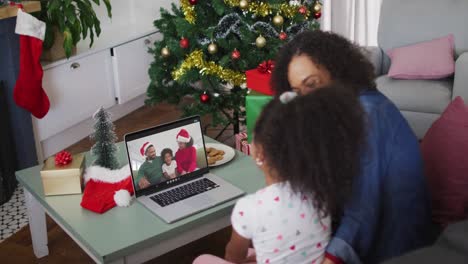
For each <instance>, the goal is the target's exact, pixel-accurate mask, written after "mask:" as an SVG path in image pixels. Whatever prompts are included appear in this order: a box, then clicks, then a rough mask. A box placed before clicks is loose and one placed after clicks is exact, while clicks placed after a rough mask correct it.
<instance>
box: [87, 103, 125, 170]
mask: <svg viewBox="0 0 468 264" xmlns="http://www.w3.org/2000/svg"><path fill="white" fill-rule="evenodd" d="M93 118H94V120H96V123H95V124H94V133H93V134H92V135H91V138H92V139H94V140H95V141H96V143H95V144H94V146H93V147H92V148H91V152H92V153H93V155H94V156H95V157H96V161H94V165H97V166H101V167H104V168H108V169H111V170H114V169H117V168H118V167H119V162H118V161H117V157H116V155H115V154H116V152H117V146H116V145H115V141H116V140H117V136H116V135H115V131H114V129H115V127H114V124H113V123H112V121H111V115H110V113H109V112H107V111H106V110H105V109H104V107H101V108H99V110H98V111H97V112H96V113H94V115H93Z"/></svg>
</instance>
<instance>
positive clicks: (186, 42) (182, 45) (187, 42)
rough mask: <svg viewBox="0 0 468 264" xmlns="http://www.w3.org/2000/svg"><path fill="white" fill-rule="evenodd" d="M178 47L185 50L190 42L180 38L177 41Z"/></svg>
mask: <svg viewBox="0 0 468 264" xmlns="http://www.w3.org/2000/svg"><path fill="white" fill-rule="evenodd" d="M179 45H180V47H181V48H183V49H187V48H188V47H189V46H190V42H189V40H188V39H187V38H181V39H180V41H179Z"/></svg>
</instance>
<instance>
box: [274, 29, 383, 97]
mask: <svg viewBox="0 0 468 264" xmlns="http://www.w3.org/2000/svg"><path fill="white" fill-rule="evenodd" d="M302 54H305V55H307V56H308V57H309V58H311V60H312V61H313V62H314V63H315V64H317V65H319V66H322V67H324V68H325V69H326V70H327V71H328V72H329V73H330V76H331V79H332V81H336V82H339V83H342V84H344V85H346V86H347V88H348V87H349V88H352V90H353V91H354V92H355V93H356V94H359V92H360V91H361V90H364V89H375V87H376V85H375V82H374V79H375V73H374V67H373V65H372V64H371V62H370V61H369V60H368V59H367V58H366V57H365V56H364V54H363V51H362V50H361V49H360V48H359V47H358V46H356V45H354V44H352V43H351V42H350V41H348V40H347V39H345V38H344V37H342V36H340V35H337V34H335V33H331V32H324V31H320V30H314V31H305V32H302V33H300V34H298V35H296V37H294V39H292V40H291V41H290V42H289V43H287V44H286V45H284V46H283V47H282V48H281V50H280V52H279V54H278V56H277V58H276V61H275V69H274V70H273V74H272V76H271V82H270V83H271V87H272V88H273V90H274V91H275V92H276V94H277V95H281V93H283V92H285V91H290V90H291V85H290V84H289V81H288V67H289V64H290V62H291V60H292V58H293V57H294V56H298V55H302Z"/></svg>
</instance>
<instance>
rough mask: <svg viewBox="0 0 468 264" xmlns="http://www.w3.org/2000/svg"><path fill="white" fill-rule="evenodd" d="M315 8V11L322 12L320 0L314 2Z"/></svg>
mask: <svg viewBox="0 0 468 264" xmlns="http://www.w3.org/2000/svg"><path fill="white" fill-rule="evenodd" d="M313 8H314V13H319V12H322V4H321V3H320V2H319V1H316V2H315V3H314V6H313Z"/></svg>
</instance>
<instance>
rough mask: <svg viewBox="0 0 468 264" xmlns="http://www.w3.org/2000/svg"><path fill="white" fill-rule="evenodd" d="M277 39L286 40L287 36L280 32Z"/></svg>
mask: <svg viewBox="0 0 468 264" xmlns="http://www.w3.org/2000/svg"><path fill="white" fill-rule="evenodd" d="M279 39H281V40H286V39H288V34H286V32H284V31H281V33H279Z"/></svg>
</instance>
